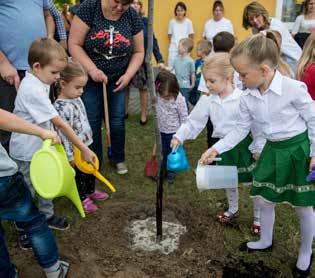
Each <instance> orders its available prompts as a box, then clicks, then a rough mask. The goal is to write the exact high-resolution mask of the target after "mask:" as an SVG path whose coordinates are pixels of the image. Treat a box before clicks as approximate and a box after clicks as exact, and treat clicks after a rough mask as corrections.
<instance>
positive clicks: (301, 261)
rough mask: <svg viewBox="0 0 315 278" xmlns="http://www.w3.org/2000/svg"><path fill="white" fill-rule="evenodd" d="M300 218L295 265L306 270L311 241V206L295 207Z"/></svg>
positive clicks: (308, 262)
mask: <svg viewBox="0 0 315 278" xmlns="http://www.w3.org/2000/svg"><path fill="white" fill-rule="evenodd" d="M295 210H296V213H297V215H298V216H299V219H300V232H301V245H300V249H299V256H298V260H297V263H296V266H297V267H298V268H299V269H301V270H306V269H307V268H308V266H309V264H310V258H311V254H312V243H313V234H314V231H313V228H314V212H313V208H312V207H296V208H295Z"/></svg>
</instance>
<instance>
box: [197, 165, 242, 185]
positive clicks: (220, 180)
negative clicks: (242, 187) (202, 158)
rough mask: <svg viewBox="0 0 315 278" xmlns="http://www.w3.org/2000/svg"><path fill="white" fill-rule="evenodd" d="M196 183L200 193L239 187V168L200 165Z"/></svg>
mask: <svg viewBox="0 0 315 278" xmlns="http://www.w3.org/2000/svg"><path fill="white" fill-rule="evenodd" d="M196 183H197V187H198V189H199V191H203V190H208V189H222V188H236V187H237V185H238V175H237V167H236V166H213V165H202V164H200V163H198V166H197V170H196Z"/></svg>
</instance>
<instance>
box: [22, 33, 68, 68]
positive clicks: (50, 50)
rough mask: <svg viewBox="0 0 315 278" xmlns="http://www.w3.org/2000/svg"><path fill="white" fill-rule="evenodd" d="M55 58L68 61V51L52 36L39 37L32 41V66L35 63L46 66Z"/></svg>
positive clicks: (30, 55)
mask: <svg viewBox="0 0 315 278" xmlns="http://www.w3.org/2000/svg"><path fill="white" fill-rule="evenodd" d="M53 60H59V61H64V62H65V63H66V62H67V53H66V51H65V50H64V48H63V47H62V46H61V45H60V44H59V43H57V42H56V41H55V40H53V39H50V38H39V39H36V40H35V41H33V42H32V44H31V47H30V49H29V52H28V64H29V65H30V67H32V66H33V65H34V64H35V63H39V64H40V65H41V67H45V66H47V65H49V64H50V63H51V62H52V61H53Z"/></svg>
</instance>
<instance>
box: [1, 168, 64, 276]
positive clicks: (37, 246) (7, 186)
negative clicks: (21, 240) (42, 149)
mask: <svg viewBox="0 0 315 278" xmlns="http://www.w3.org/2000/svg"><path fill="white" fill-rule="evenodd" d="M0 219H1V220H10V221H15V222H16V225H17V226H18V228H20V229H23V230H25V232H26V234H27V236H28V238H29V239H30V242H31V244H32V248H33V251H34V254H35V257H36V259H37V261H38V263H39V264H40V266H41V267H42V268H49V267H51V266H53V265H54V264H55V263H56V262H57V261H58V259H59V254H58V249H57V245H56V242H55V238H54V235H53V233H52V232H51V230H50V229H49V228H48V225H47V223H46V219H45V216H44V215H42V214H41V213H39V211H38V209H37V207H36V206H35V205H34V203H33V199H32V196H31V193H30V192H29V190H28V188H27V185H26V184H25V182H24V179H23V175H22V174H20V173H17V174H15V175H13V176H8V177H0ZM0 277H8V278H11V277H15V266H14V265H13V264H12V263H11V261H10V258H9V254H8V250H7V248H6V245H5V240H4V231H3V228H2V226H1V224H0Z"/></svg>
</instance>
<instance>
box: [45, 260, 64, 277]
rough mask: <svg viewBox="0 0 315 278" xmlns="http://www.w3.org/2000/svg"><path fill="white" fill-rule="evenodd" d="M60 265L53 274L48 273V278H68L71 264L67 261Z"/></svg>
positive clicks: (61, 262)
mask: <svg viewBox="0 0 315 278" xmlns="http://www.w3.org/2000/svg"><path fill="white" fill-rule="evenodd" d="M59 262H60V265H59V267H58V269H57V270H55V271H52V272H46V277H47V278H66V277H67V275H68V272H69V263H67V262H65V261H59Z"/></svg>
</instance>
